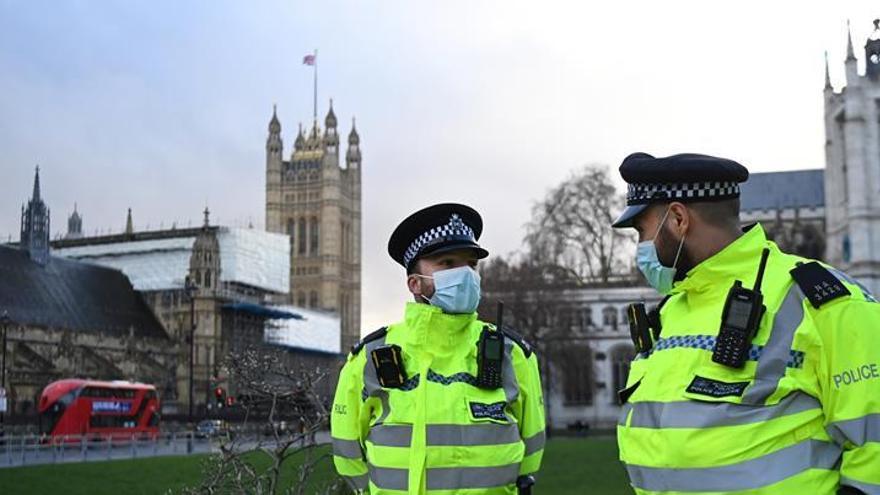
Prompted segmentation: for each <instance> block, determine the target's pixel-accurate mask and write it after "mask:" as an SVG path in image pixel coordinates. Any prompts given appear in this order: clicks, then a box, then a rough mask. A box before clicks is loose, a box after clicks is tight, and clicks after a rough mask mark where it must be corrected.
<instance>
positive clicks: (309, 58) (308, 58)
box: [303, 53, 316, 65]
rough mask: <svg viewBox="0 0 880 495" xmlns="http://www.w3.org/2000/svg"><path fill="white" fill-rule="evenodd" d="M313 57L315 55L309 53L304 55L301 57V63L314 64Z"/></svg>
mask: <svg viewBox="0 0 880 495" xmlns="http://www.w3.org/2000/svg"><path fill="white" fill-rule="evenodd" d="M315 57H316V55H314V54H311V53H310V54H308V55H306V56H305V57H303V65H315Z"/></svg>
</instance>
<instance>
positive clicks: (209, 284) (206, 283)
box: [205, 271, 211, 289]
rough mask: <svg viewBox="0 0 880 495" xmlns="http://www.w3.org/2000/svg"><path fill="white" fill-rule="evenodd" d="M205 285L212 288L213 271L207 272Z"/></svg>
mask: <svg viewBox="0 0 880 495" xmlns="http://www.w3.org/2000/svg"><path fill="white" fill-rule="evenodd" d="M205 287H207V288H209V289H210V288H211V272H209V271H207V272H205Z"/></svg>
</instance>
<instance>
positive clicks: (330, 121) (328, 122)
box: [324, 98, 337, 129]
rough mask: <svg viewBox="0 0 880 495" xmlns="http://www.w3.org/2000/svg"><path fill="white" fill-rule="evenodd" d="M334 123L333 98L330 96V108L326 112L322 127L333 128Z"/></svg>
mask: <svg viewBox="0 0 880 495" xmlns="http://www.w3.org/2000/svg"><path fill="white" fill-rule="evenodd" d="M336 124H337V122H336V114H335V113H334V112H333V98H330V110H329V111H328V112H327V117H325V118H324V127H325V128H327V129H330V128H333V129H335V128H336Z"/></svg>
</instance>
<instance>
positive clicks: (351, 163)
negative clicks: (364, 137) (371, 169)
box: [345, 117, 361, 169]
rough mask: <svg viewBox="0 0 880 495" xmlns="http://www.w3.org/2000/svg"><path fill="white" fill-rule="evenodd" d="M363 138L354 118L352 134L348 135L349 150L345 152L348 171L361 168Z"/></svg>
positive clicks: (352, 120) (352, 119)
mask: <svg viewBox="0 0 880 495" xmlns="http://www.w3.org/2000/svg"><path fill="white" fill-rule="evenodd" d="M360 145H361V137H360V135H359V134H358V132H357V127H356V126H355V121H354V117H352V118H351V132H349V133H348V150H347V151H346V152H345V165H346V167H347V168H348V169H356V168H360V166H361V146H360Z"/></svg>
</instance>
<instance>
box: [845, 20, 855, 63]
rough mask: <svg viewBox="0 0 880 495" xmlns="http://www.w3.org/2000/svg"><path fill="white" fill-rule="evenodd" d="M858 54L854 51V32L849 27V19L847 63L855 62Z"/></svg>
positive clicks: (847, 27) (847, 28)
mask: <svg viewBox="0 0 880 495" xmlns="http://www.w3.org/2000/svg"><path fill="white" fill-rule="evenodd" d="M855 59H856V52H855V50H853V42H852V30H851V29H850V27H849V19H847V21H846V61H847V62H849V61H850V60H852V61H855Z"/></svg>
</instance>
